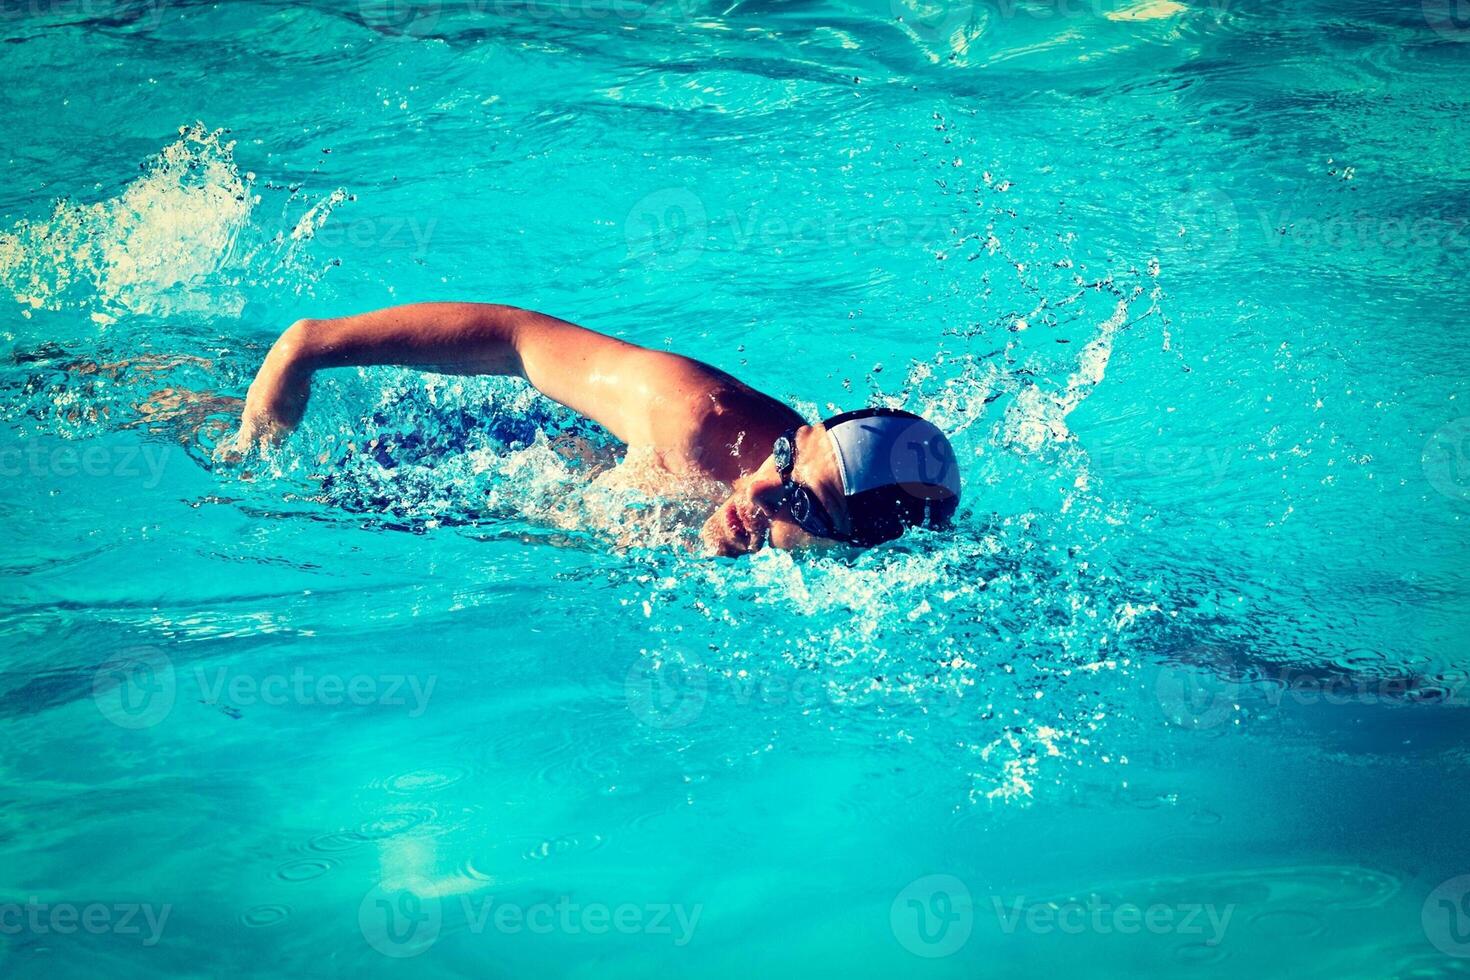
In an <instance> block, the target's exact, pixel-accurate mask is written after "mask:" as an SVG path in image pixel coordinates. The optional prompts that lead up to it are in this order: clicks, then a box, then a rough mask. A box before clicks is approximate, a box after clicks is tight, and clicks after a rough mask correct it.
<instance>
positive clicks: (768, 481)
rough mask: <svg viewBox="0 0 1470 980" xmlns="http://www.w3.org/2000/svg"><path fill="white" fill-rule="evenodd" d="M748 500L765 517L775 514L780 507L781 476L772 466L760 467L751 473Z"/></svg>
mask: <svg viewBox="0 0 1470 980" xmlns="http://www.w3.org/2000/svg"><path fill="white" fill-rule="evenodd" d="M749 489H750V501H751V503H753V504H755V505H756V506H757V507H759V508H760V509H761V510H762V511H763V512H765V515H766V516H767V517H772V516H774V515H775V513H776V511H778V510H780V508H781V496H782V495H781V477H780V475H779V474H777V473H776V472H775V469H774V467H769V468H762V469H761V470H759V471H757V472H756V473H754V474H752V475H751V478H750V487H749Z"/></svg>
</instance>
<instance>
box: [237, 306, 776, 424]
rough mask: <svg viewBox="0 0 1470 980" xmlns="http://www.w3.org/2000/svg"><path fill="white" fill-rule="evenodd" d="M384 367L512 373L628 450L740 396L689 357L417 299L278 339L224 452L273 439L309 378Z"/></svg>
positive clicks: (496, 310) (496, 311) (527, 316)
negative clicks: (719, 397) (709, 405)
mask: <svg viewBox="0 0 1470 980" xmlns="http://www.w3.org/2000/svg"><path fill="white" fill-rule="evenodd" d="M376 364H394V365H404V366H410V367H419V368H423V369H425V370H430V371H435V372H439V373H445V374H502V375H517V376H520V377H523V378H525V379H526V380H528V381H530V382H531V384H533V385H535V386H536V388H537V389H539V390H540V391H541V392H542V393H543V394H545V395H547V396H548V397H550V398H552V399H555V400H556V401H559V402H561V403H562V404H563V405H566V406H568V407H569V408H572V409H574V410H575V411H577V412H580V413H582V414H583V415H586V416H588V417H589V418H592V419H595V420H596V421H597V422H599V423H600V424H602V425H603V426H604V427H606V428H607V429H608V430H609V431H610V432H612V434H613V435H615V436H617V437H618V438H619V439H621V440H622V441H623V442H625V443H628V444H630V445H651V446H664V447H668V446H678V445H681V444H683V443H684V442H686V441H687V440H688V438H689V435H688V433H689V430H690V429H691V427H692V426H695V425H697V424H698V421H699V419H698V418H697V417H695V416H697V415H698V406H699V404H700V402H701V401H702V400H706V399H708V397H709V396H710V395H711V394H712V393H716V392H718V393H721V394H723V393H726V392H732V391H733V392H737V393H738V394H746V393H748V394H749V395H750V396H753V397H757V398H764V397H765V396H763V395H759V394H757V393H755V392H751V391H750V390H749V389H747V388H745V386H744V385H741V384H740V383H739V382H738V381H736V380H735V379H733V378H731V377H729V376H728V375H726V374H724V373H723V372H720V371H718V370H716V369H715V368H712V367H709V366H708V365H705V364H702V363H700V362H698V361H694V360H691V359H689V358H686V357H681V356H679V355H677V354H671V353H667V352H664V351H652V350H648V349H646V348H643V347H638V346H636V345H634V344H630V343H627V342H626V341H622V340H618V339H616V338H614V337H608V336H605V335H603V334H600V333H596V332H595V331H592V330H588V329H586V328H585V327H579V326H577V325H576V324H574V323H568V322H566V321H565V320H558V319H556V318H555V317H550V316H546V315H544V314H541V313H533V312H531V311H529V310H522V309H517V308H516V307H513V306H498V305H493V304H487V303H417V304H413V305H409V306H398V307H391V308H389V309H385V310H377V311H374V312H372V313H363V314H361V315H358V316H348V317H341V318H338V319H331V320H299V321H297V322H296V323H294V324H292V325H291V327H290V328H289V329H287V330H286V332H285V333H283V334H282V335H281V337H280V339H279V340H277V341H276V343H275V345H274V346H273V347H272V348H271V350H270V353H269V354H268V355H267V356H266V359H265V363H264V364H263V365H261V368H260V372H259V373H258V374H257V375H256V378H255V381H254V382H253V383H252V384H251V386H250V393H249V395H248V397H247V398H246V403H245V410H244V412H243V417H242V419H241V426H240V432H239V433H238V435H237V436H236V438H235V440H234V443H233V445H232V447H231V448H233V449H234V450H235V451H238V452H244V451H246V450H248V449H250V448H252V447H253V446H254V445H256V444H257V443H265V442H270V441H275V440H279V439H281V438H283V437H284V436H285V435H286V434H287V433H289V432H290V431H291V429H293V428H295V426H296V424H297V423H298V422H300V420H301V416H302V414H303V413H304V412H305V409H306V402H307V399H308V397H309V395H310V391H311V377H312V374H313V373H314V372H316V371H318V370H322V369H324V368H334V367H348V366H367V365H376Z"/></svg>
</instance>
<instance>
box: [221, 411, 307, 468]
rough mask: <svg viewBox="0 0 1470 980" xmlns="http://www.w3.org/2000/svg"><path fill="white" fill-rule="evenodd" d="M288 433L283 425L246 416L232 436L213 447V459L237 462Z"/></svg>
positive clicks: (262, 450) (263, 449) (275, 443)
mask: <svg viewBox="0 0 1470 980" xmlns="http://www.w3.org/2000/svg"><path fill="white" fill-rule="evenodd" d="M289 434H290V430H289V429H288V428H286V427H284V426H280V425H276V424H275V423H273V422H271V421H269V420H262V419H259V418H255V417H250V416H247V417H245V418H244V419H242V420H241V422H240V428H239V430H238V431H237V432H236V433H235V434H234V435H233V436H232V437H230V438H229V439H226V440H224V441H223V442H221V443H220V444H219V445H217V446H216V447H215V448H214V459H215V461H216V462H219V463H239V462H242V461H244V460H245V459H246V458H247V457H249V456H251V455H254V454H257V453H263V452H265V451H266V450H267V449H269V448H271V447H272V446H275V445H277V444H279V443H280V442H282V441H283V440H284V439H285V438H286V436H287V435H289Z"/></svg>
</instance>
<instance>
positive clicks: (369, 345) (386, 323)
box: [278, 303, 570, 375]
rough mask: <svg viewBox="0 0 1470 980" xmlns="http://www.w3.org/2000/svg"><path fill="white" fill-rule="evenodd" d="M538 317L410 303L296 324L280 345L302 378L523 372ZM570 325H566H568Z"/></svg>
mask: <svg viewBox="0 0 1470 980" xmlns="http://www.w3.org/2000/svg"><path fill="white" fill-rule="evenodd" d="M538 318H539V319H546V320H549V319H551V318H550V317H542V316H541V314H538V313H530V312H529V311H526V310H519V309H516V308H515V307H510V306H497V305H492V304H488V303H415V304H412V305H409V306H395V307H390V308H388V309H383V310H374V311H373V312H371V313H362V314H359V315H356V316H346V317H339V318H336V319H330V320H298V321H297V322H296V323H294V324H292V325H291V327H290V329H289V330H287V331H286V334H285V335H283V336H282V338H281V341H279V342H278V346H284V347H285V349H286V350H287V351H288V352H289V357H290V361H291V364H292V365H293V366H294V367H296V368H297V369H300V370H304V371H306V372H308V373H310V372H313V371H317V370H320V369H323V368H334V367H370V366H373V365H379V364H392V365H400V366H404V367H417V368H424V369H426V370H431V371H435V372H438V373H442V374H510V375H523V374H524V367H523V365H522V362H521V357H520V353H519V350H518V346H517V345H518V340H519V338H520V336H521V335H522V334H523V333H525V332H529V331H531V330H534V329H536V326H537V323H536V321H537V319H538ZM568 326H570V324H568Z"/></svg>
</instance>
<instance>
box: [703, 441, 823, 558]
mask: <svg viewBox="0 0 1470 980" xmlns="http://www.w3.org/2000/svg"><path fill="white" fill-rule="evenodd" d="M794 442H795V444H796V465H795V466H794V467H792V470H791V479H792V480H793V481H794V482H796V483H799V484H801V485H802V486H804V487H806V488H807V489H808V490H810V491H811V493H812V495H813V496H814V497H815V498H816V499H817V501H818V503H820V504H821V506H822V508H823V509H824V510H825V511H826V512H827V515H828V516H829V517H831V519H832V523H833V524H834V525H835V526H836V529H837V531H838V532H839V533H843V534H845V533H847V531H849V530H850V527H849V523H848V515H847V506H846V504H845V503H844V500H843V496H842V474H841V472H840V471H839V470H838V468H837V452H836V450H835V449H833V448H832V440H830V439H828V438H827V430H826V429H824V428H822V426H821V425H804V426H802V427H801V428H799V429H797V430H796V435H795V437H794ZM785 496H786V494H785V492H784V491H783V489H782V485H781V474H780V472H779V470H778V469H777V468H776V460H775V457H774V456H771V455H767V456H766V459H765V461H764V462H763V463H761V465H760V469H758V470H756V471H755V472H754V473H750V474H747V475H746V476H742V477H740V478H739V479H738V480H736V481H735V487H734V490H733V491H732V492H731V494H730V496H728V497H726V498H725V501H724V503H722V504H720V506H718V507H716V508H715V512H714V513H713V514H711V515H710V518H709V520H707V521H705V522H704V529H703V530H702V531H701V532H700V538H701V539H702V540H703V541H704V544H705V547H706V548H708V549H709V550H710V551H711V552H712V553H713V554H716V555H721V556H724V557H731V556H734V555H746V554H750V553H752V552H755V551H759V550H760V549H761V548H763V547H766V546H770V547H772V548H782V549H786V550H795V549H798V548H827V547H834V546H840V542H837V541H833V540H832V539H830V538H819V537H816V536H814V535H811V534H808V533H807V532H806V531H804V530H802V529H801V527H800V526H799V525H798V524H797V523H796V521H794V520H793V519H792V517H791V510H790V505H789V503H787V502H786V501H785V500H784V498H785Z"/></svg>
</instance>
